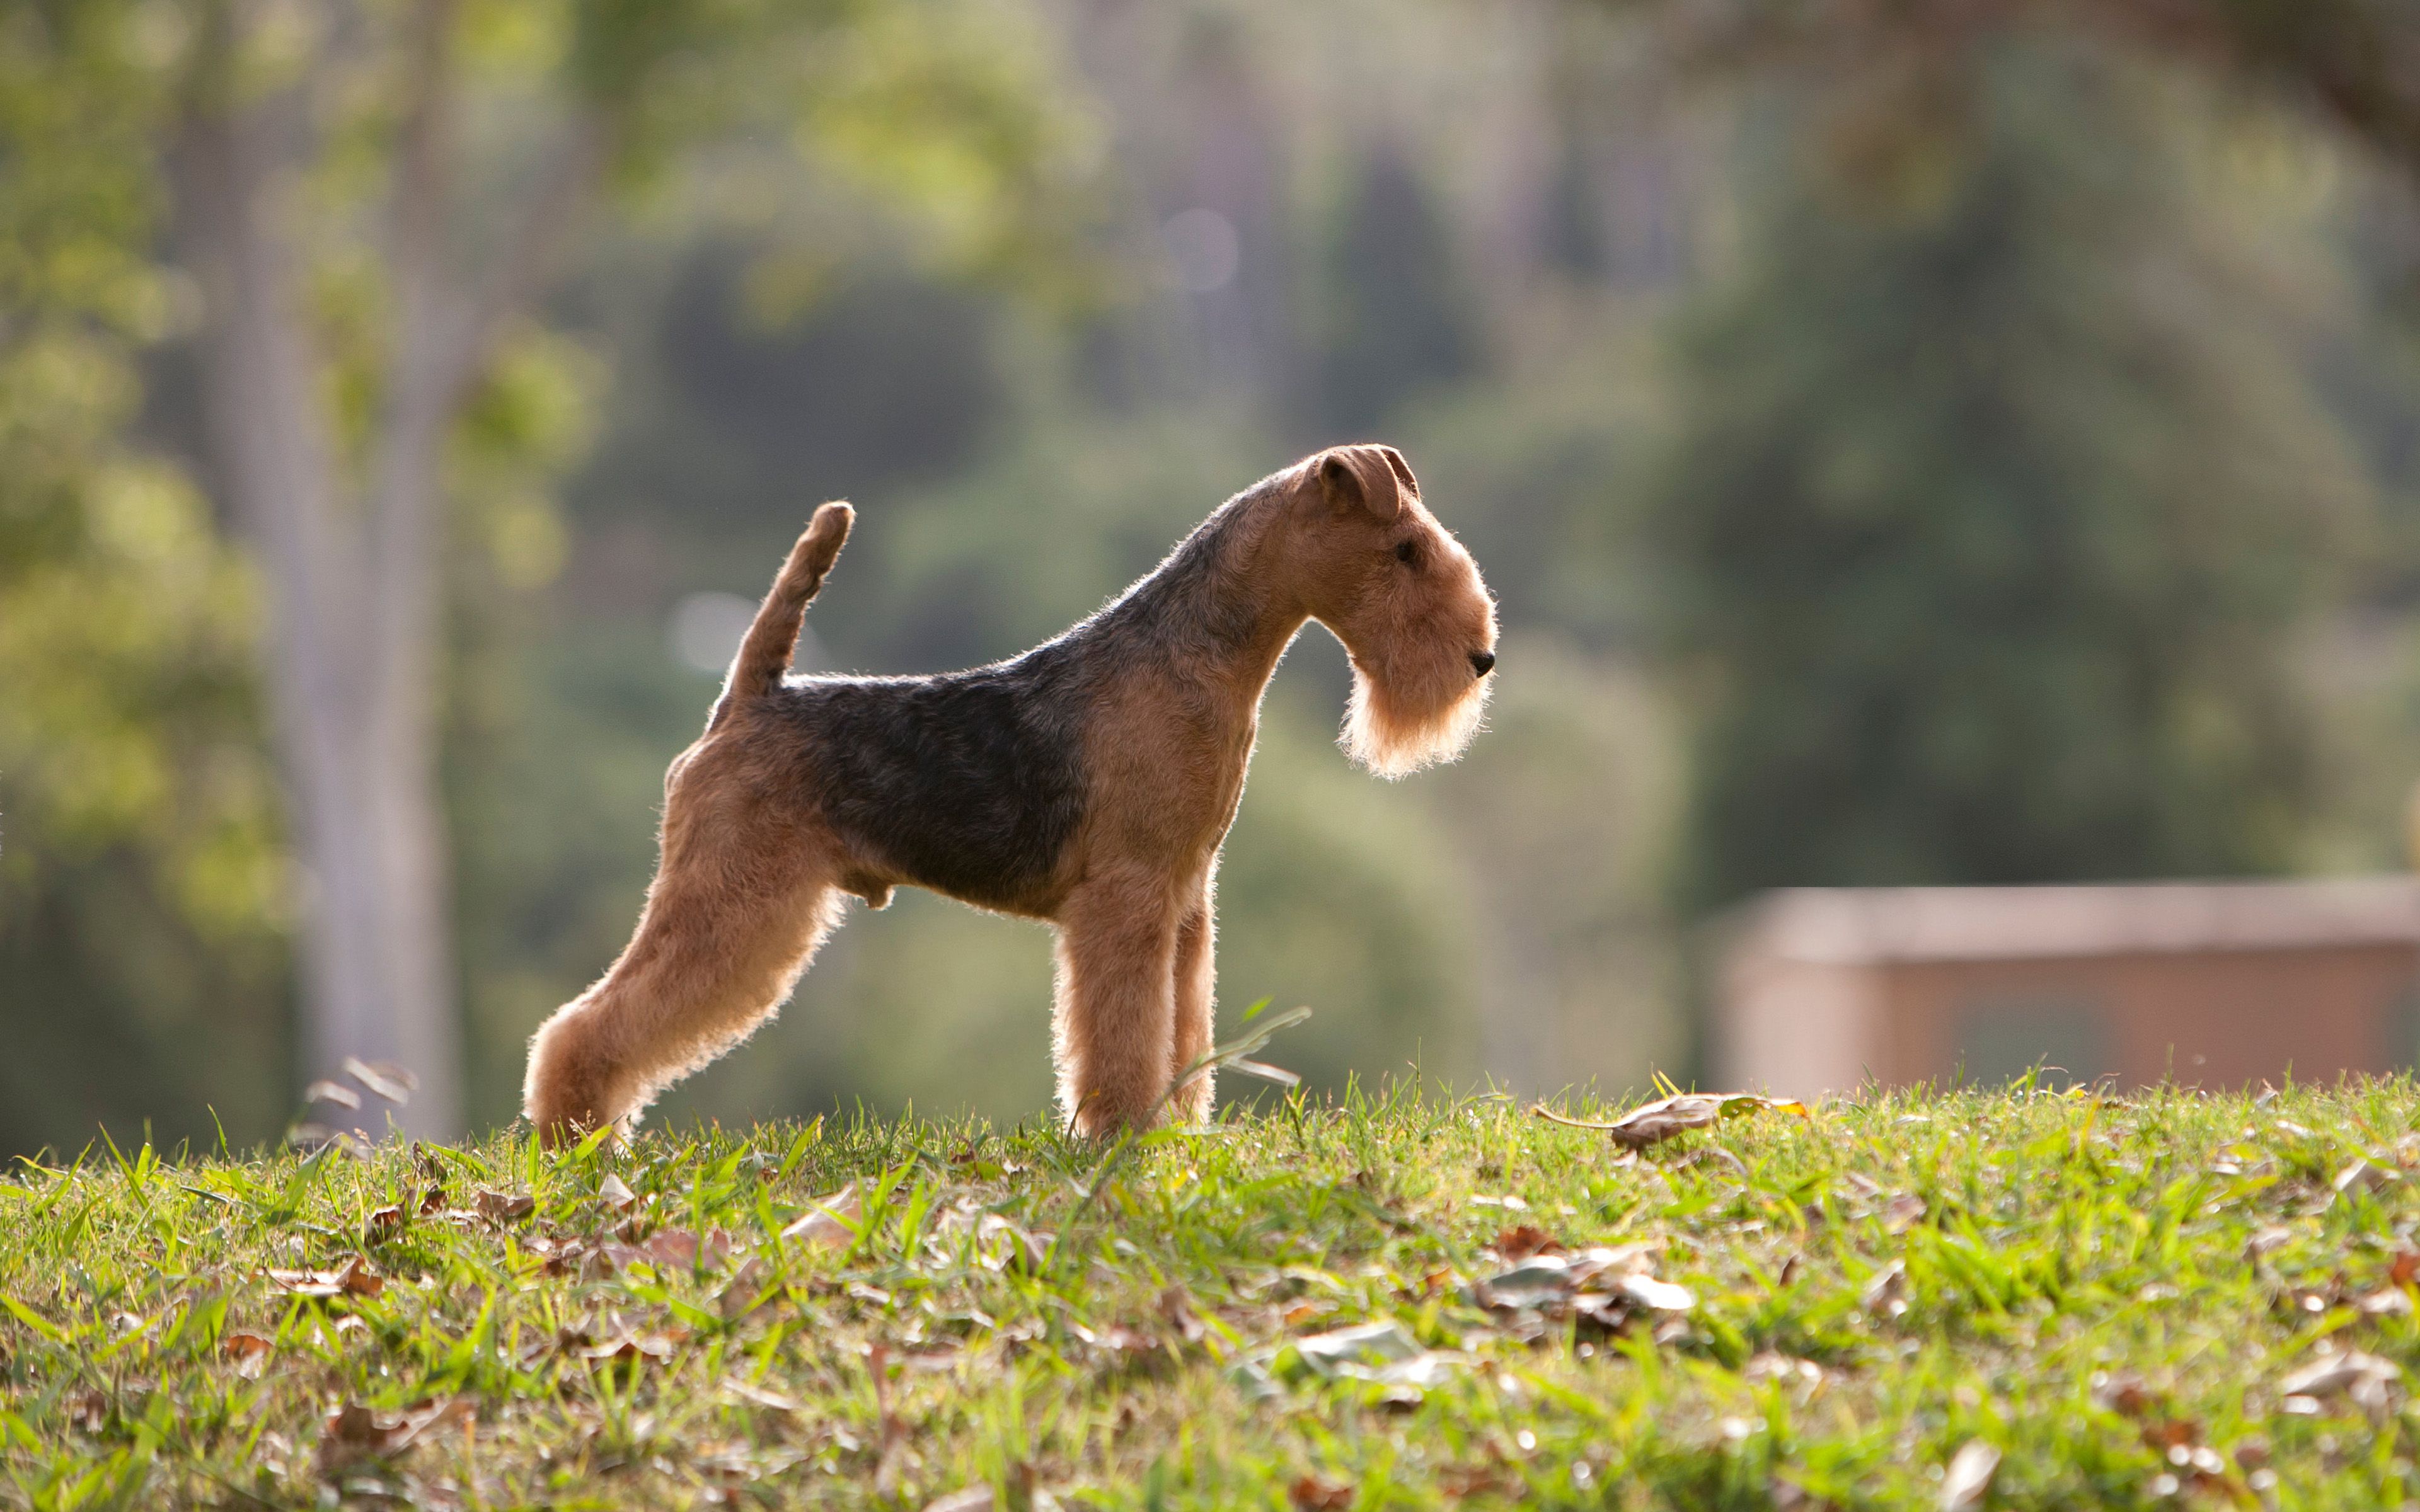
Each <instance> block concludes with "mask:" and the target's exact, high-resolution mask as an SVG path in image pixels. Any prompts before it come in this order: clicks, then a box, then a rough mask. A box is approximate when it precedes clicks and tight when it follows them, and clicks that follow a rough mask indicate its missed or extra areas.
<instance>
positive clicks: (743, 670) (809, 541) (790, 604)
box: [716, 502, 857, 714]
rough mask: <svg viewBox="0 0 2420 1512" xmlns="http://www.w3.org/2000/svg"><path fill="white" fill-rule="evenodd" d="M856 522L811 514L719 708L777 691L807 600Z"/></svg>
mask: <svg viewBox="0 0 2420 1512" xmlns="http://www.w3.org/2000/svg"><path fill="white" fill-rule="evenodd" d="M856 518H857V512H856V511H855V510H853V509H851V508H849V507H848V506H847V505H846V504H843V503H837V502H835V503H830V504H826V505H824V506H823V507H822V508H820V509H818V510H816V511H815V517H814V519H812V520H809V521H808V522H807V529H806V533H805V534H803V535H801V536H799V544H798V545H796V546H794V547H792V548H790V560H789V561H787V562H784V563H782V572H781V576H779V577H777V578H775V579H773V591H772V592H771V593H769V594H766V595H765V602H764V603H763V604H762V605H760V606H759V607H758V608H757V610H756V618H755V620H754V622H753V623H752V624H751V625H749V626H748V636H747V639H746V640H741V641H740V642H739V654H738V655H737V656H734V657H732V658H731V676H730V678H729V679H728V680H727V681H726V682H725V683H724V684H723V686H722V703H723V705H725V706H728V705H730V704H732V703H734V702H748V701H750V700H752V699H758V698H762V697H764V696H765V695H766V694H768V693H769V692H771V691H772V690H773V689H774V688H776V687H780V686H781V683H782V674H783V672H785V671H789V670H790V657H791V656H793V655H795V654H796V653H797V651H798V647H799V625H803V624H805V623H806V618H807V600H809V599H811V598H813V597H814V596H815V590H817V589H819V588H821V587H822V586H823V585H824V574H826V573H828V572H830V571H831V564H832V559H833V558H835V557H837V556H839V555H840V548H841V543H842V542H844V541H845V540H847V539H848V527H849V524H850V522H851V521H853V520H855V519H856ZM716 712H717V713H718V714H719V713H721V709H718V710H717V711H716Z"/></svg>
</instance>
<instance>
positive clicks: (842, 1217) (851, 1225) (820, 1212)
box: [782, 1181, 864, 1249]
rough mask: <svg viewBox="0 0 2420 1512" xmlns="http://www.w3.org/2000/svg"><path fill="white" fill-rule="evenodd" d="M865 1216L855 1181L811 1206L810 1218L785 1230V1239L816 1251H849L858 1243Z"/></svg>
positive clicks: (808, 1209) (806, 1217) (809, 1207)
mask: <svg viewBox="0 0 2420 1512" xmlns="http://www.w3.org/2000/svg"><path fill="white" fill-rule="evenodd" d="M863 1217H864V1208H863V1205H862V1203H861V1200H860V1198H859V1196H858V1195H857V1183H856V1182H855V1181H851V1182H850V1183H849V1184H848V1185H846V1186H845V1187H842V1188H841V1189H840V1190H839V1191H837V1192H834V1193H832V1194H831V1195H830V1196H822V1197H817V1198H815V1199H814V1201H813V1202H811V1203H809V1204H807V1212H806V1216H805V1217H803V1218H800V1219H799V1221H798V1222H796V1223H794V1224H792V1225H790V1227H787V1228H784V1229H783V1230H782V1237H783V1239H795V1240H798V1241H799V1242H803V1243H805V1244H806V1245H807V1246H808V1247H810V1248H812V1249H846V1248H848V1246H850V1245H851V1244H854V1243H856V1242H857V1226H858V1225H859V1224H860V1223H861V1221H863Z"/></svg>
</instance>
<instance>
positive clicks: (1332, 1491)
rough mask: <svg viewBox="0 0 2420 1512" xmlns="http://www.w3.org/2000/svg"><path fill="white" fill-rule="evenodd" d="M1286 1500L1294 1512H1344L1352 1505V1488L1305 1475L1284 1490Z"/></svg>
mask: <svg viewBox="0 0 2420 1512" xmlns="http://www.w3.org/2000/svg"><path fill="white" fill-rule="evenodd" d="M1286 1500H1287V1501H1289V1502H1291V1503H1293V1504H1294V1506H1295V1512H1344V1508H1346V1507H1348V1506H1351V1505H1352V1504H1353V1488H1352V1487H1350V1486H1347V1485H1342V1484H1340V1483H1338V1482H1336V1481H1332V1480H1322V1479H1320V1478H1319V1477H1318V1476H1316V1475H1311V1474H1305V1475H1302V1476H1300V1477H1299V1478H1297V1479H1296V1480H1295V1483H1294V1484H1293V1485H1292V1486H1290V1487H1288V1488H1286Z"/></svg>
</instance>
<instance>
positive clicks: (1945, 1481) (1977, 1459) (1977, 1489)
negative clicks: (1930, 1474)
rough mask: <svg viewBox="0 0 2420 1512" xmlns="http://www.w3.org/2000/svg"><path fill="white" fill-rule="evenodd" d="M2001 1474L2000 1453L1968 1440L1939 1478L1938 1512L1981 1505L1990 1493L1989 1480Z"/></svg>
mask: <svg viewBox="0 0 2420 1512" xmlns="http://www.w3.org/2000/svg"><path fill="white" fill-rule="evenodd" d="M1998 1473H2000V1451H1999V1450H1998V1449H1996V1448H1993V1446H1992V1445H1991V1444H1988V1443H1984V1442H1983V1441H1982V1440H1980V1439H1969V1440H1967V1441H1966V1442H1965V1443H1962V1444H1960V1445H1959V1446H1958V1452H1957V1453H1956V1454H1955V1455H1952V1456H1951V1457H1950V1458H1949V1468H1948V1469H1947V1471H1946V1472H1944V1473H1943V1474H1942V1477H1941V1512H1966V1509H1967V1508H1968V1507H1973V1506H1980V1505H1982V1504H1983V1498H1984V1497H1985V1496H1986V1495H1988V1494H1990V1492H1991V1489H1992V1477H1993V1476H1994V1475H1997V1474H1998Z"/></svg>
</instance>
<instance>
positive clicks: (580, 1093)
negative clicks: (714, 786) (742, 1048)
mask: <svg viewBox="0 0 2420 1512" xmlns="http://www.w3.org/2000/svg"><path fill="white" fill-rule="evenodd" d="M675 813H677V810H675ZM692 827H698V828H707V829H711V828H713V827H715V826H712V825H703V826H691V825H683V824H681V823H679V822H678V820H677V818H670V817H668V822H667V825H666V833H665V856H664V864H663V866H662V868H661V869H660V870H659V872H658V873H657V876H656V881H655V885H654V886H653V887H650V888H649V889H648V894H647V904H646V908H645V911H644V913H642V914H641V916H640V918H639V928H638V931H637V933H635V934H633V935H632V936H631V939H630V943H629V946H628V948H627V949H624V950H623V952H622V955H621V958H620V959H619V960H617V961H615V962H614V963H613V969H612V970H610V971H608V972H607V973H606V974H605V976H604V978H603V980H599V981H598V982H597V984H596V985H595V986H593V987H591V988H589V989H588V991H586V992H584V993H582V994H581V995H580V996H578V997H577V998H574V999H573V1000H572V1001H571V1002H570V1003H568V1004H566V1005H565V1006H564V1008H562V1009H561V1010H560V1011H557V1012H556V1013H555V1014H554V1016H553V1017H551V1018H550V1019H548V1020H547V1021H546V1023H545V1024H544V1025H542V1026H539V1028H538V1031H537V1034H536V1036H535V1038H534V1039H532V1040H531V1041H530V1060H529V1076H528V1080H527V1083H526V1085H525V1086H524V1088H523V1089H522V1111H523V1112H524V1113H525V1114H526V1115H527V1116H528V1118H529V1120H530V1122H531V1123H533V1124H535V1126H536V1127H537V1130H538V1133H539V1134H540V1136H541V1137H543V1138H544V1139H545V1140H546V1141H547V1142H548V1143H549V1144H559V1143H562V1142H563V1141H565V1140H566V1139H569V1138H576V1137H578V1136H579V1135H580V1134H582V1133H583V1132H585V1131H588V1130H593V1129H598V1128H602V1127H605V1126H606V1125H608V1124H612V1125H617V1126H622V1127H626V1128H627V1126H628V1124H629V1122H631V1121H632V1120H633V1119H636V1118H637V1116H638V1115H639V1114H640V1113H641V1112H642V1111H643V1110H644V1109H645V1107H646V1106H647V1104H648V1103H651V1102H653V1101H654V1100H655V1097H656V1095H657V1094H658V1093H659V1092H660V1091H662V1090H663V1089H664V1088H667V1087H669V1086H671V1085H672V1084H673V1083H675V1082H676V1081H678V1080H680V1079H681V1078H682V1077H684V1076H686V1075H688V1074H689V1073H690V1072H693V1071H696V1070H697V1069H699V1068H700V1067H702V1066H704V1065H706V1062H708V1061H710V1060H712V1059H714V1058H715V1057H717V1056H720V1055H721V1054H722V1053H723V1052H724V1051H726V1050H728V1049H730V1048H731V1047H732V1046H733V1045H735V1044H737V1043H738V1042H739V1041H742V1040H744V1039H746V1038H747V1037H748V1036H749V1034H750V1033H752V1031H753V1030H754V1029H755V1027H756V1026H758V1025H759V1024H761V1023H763V1022H764V1021H765V1020H766V1019H767V1018H768V1017H770V1016H771V1015H772V1012H773V1011H774V1009H775V1008H777V1007H778V1006H780V1004H781V1002H782V1000H783V998H784V997H786V996H788V995H789V993H790V989H791V988H792V987H793V986H794V985H796V984H797V982H798V980H799V974H800V973H802V972H803V971H805V969H806V967H807V964H808V962H809V960H810V959H811V958H812V957H813V956H814V950H815V947H816V946H817V945H818V944H820V943H821V942H822V939H823V936H824V934H825V933H827V932H828V931H829V930H830V927H831V924H832V921H833V918H835V916H836V915H837V912H838V903H839V899H840V895H839V893H838V891H837V890H836V889H835V888H834V887H833V886H832V880H833V879H832V876H831V867H830V862H829V860H828V859H827V858H826V857H825V856H823V855H821V854H818V853H817V852H816V850H815V849H814V848H813V847H807V846H783V845H773V846H767V845H764V844H762V843H761V842H760V843H758V844H755V845H750V846H745V847H743V846H740V845H738V844H736V843H732V842H730V841H723V842H721V843H720V844H713V843H705V842H703V837H700V836H698V835H695V834H687V835H684V834H682V833H681V831H683V830H687V829H690V828H692Z"/></svg>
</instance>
